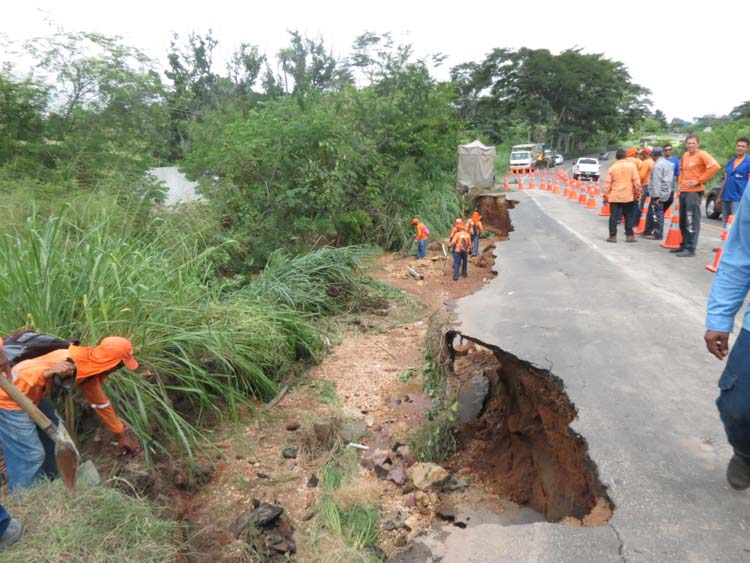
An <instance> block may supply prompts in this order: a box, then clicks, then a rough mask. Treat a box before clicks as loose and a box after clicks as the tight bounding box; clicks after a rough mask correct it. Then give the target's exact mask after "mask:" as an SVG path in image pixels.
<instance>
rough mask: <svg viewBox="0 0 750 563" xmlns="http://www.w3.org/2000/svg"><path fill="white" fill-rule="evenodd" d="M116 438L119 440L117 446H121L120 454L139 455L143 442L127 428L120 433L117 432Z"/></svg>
mask: <svg viewBox="0 0 750 563" xmlns="http://www.w3.org/2000/svg"><path fill="white" fill-rule="evenodd" d="M115 440H117V446H118V448H119V450H120V451H119V452H118V453H119V454H120V455H128V454H130V455H134V456H135V455H138V454H139V453H141V444H140V443H139V442H138V439H137V438H135V437H133V436H131V435H130V433H129V432H128V431H127V430H125V431H124V432H121V433H120V434H115Z"/></svg>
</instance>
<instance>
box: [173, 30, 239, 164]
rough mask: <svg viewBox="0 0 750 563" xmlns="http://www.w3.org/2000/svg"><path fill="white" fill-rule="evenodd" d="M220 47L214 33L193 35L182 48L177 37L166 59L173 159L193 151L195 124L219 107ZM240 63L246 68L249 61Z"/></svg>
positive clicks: (176, 36) (174, 38)
mask: <svg viewBox="0 0 750 563" xmlns="http://www.w3.org/2000/svg"><path fill="white" fill-rule="evenodd" d="M217 45H218V41H217V40H216V39H215V38H214V37H213V36H212V34H211V30H209V31H208V33H206V35H205V37H204V36H201V35H198V34H196V33H191V34H190V35H189V36H188V38H187V43H186V44H180V43H179V36H178V35H177V34H176V33H175V34H174V36H173V39H172V42H171V43H170V52H169V55H168V57H167V59H168V61H169V69H168V70H167V71H165V75H166V76H167V78H169V79H170V80H171V81H172V91H171V92H170V93H169V95H168V103H169V107H170V114H171V129H172V133H173V139H172V142H173V151H172V156H173V157H177V156H178V155H180V154H184V153H185V151H187V150H188V149H189V148H190V143H191V140H192V135H193V129H194V128H195V125H196V123H198V122H200V121H201V120H202V119H203V116H204V114H205V112H206V111H207V110H208V109H213V108H216V107H218V100H219V87H218V84H219V76H218V75H217V74H215V73H214V71H213V52H214V49H215V48H216V46H217ZM240 56H241V55H240ZM240 62H241V64H244V63H245V62H249V61H240ZM251 70H252V68H251ZM245 77H246V78H247V73H246V72H245Z"/></svg>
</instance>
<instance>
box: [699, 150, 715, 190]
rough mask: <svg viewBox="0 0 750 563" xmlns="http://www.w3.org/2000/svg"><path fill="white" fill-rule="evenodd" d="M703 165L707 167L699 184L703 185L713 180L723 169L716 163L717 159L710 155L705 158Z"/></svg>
mask: <svg viewBox="0 0 750 563" xmlns="http://www.w3.org/2000/svg"><path fill="white" fill-rule="evenodd" d="M703 163H704V164H705V165H706V171H705V172H704V173H703V174H701V176H700V177H699V178H698V182H699V183H701V184H703V183H705V182H706V181H707V180H710V179H711V178H713V176H714V174H716V173H717V172H718V171H719V169H720V168H721V166H719V163H718V162H716V159H715V158H714V157H712V156H711V155H709V154H706V155H705V156H704V157H703Z"/></svg>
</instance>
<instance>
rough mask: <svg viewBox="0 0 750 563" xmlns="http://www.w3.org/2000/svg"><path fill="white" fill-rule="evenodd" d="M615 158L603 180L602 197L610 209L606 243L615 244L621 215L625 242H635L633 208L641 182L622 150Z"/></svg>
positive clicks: (619, 150) (633, 166)
mask: <svg viewBox="0 0 750 563" xmlns="http://www.w3.org/2000/svg"><path fill="white" fill-rule="evenodd" d="M615 158H616V159H617V162H615V163H614V164H613V165H612V166H610V167H609V170H607V177H606V178H605V180H604V197H605V199H606V201H608V202H609V208H610V214H609V238H608V239H607V242H617V223H619V221H620V217H621V216H622V215H624V216H625V242H635V235H634V234H633V206H634V205H635V203H634V202H637V201H638V196H639V195H640V191H641V181H640V178H639V176H638V169H637V168H636V165H635V164H634V163H633V162H628V161H627V160H626V159H625V150H624V149H618V150H617V153H616V154H615Z"/></svg>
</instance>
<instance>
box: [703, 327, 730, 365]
mask: <svg viewBox="0 0 750 563" xmlns="http://www.w3.org/2000/svg"><path fill="white" fill-rule="evenodd" d="M703 339H704V340H705V341H706V348H708V351H709V352H711V353H712V354H713V355H714V356H716V357H717V358H718V359H720V360H723V359H724V358H726V357H727V354H729V333H728V332H716V331H715V330H707V331H706V334H705V336H704V337H703Z"/></svg>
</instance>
